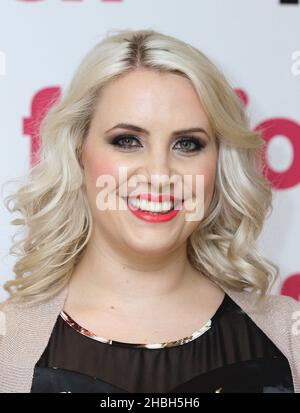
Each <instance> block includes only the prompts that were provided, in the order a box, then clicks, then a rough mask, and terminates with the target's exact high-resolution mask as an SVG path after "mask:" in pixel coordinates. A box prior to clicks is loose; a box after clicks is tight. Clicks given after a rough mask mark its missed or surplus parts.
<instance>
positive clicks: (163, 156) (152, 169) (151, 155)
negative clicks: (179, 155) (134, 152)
mask: <svg viewBox="0 0 300 413" xmlns="http://www.w3.org/2000/svg"><path fill="white" fill-rule="evenodd" d="M173 168H174V164H173V160H172V159H171V154H169V153H168V152H167V151H165V150H164V149H163V148H162V147H159V145H157V146H156V147H155V148H152V149H151V150H150V151H149V152H148V154H147V155H146V157H145V158H144V159H143V165H141V167H140V169H139V174H141V175H142V176H143V177H145V183H148V185H149V188H148V189H150V186H151V191H153V192H157V193H159V192H162V193H163V192H168V191H169V190H170V189H172V187H173V186H174V185H173V183H172V182H173V181H172V176H174V175H175V170H174V169H173Z"/></svg>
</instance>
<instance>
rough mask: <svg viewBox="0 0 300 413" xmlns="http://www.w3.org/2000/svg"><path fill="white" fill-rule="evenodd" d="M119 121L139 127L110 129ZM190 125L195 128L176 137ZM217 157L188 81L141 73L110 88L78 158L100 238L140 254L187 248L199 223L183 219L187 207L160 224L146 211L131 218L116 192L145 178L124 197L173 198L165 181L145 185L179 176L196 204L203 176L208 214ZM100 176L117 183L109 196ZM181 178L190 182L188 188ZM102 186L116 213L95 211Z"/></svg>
mask: <svg viewBox="0 0 300 413" xmlns="http://www.w3.org/2000/svg"><path fill="white" fill-rule="evenodd" d="M120 123H123V124H124V123H126V124H130V125H135V126H136V127H138V128H140V130H138V129H136V130H133V129H131V128H129V126H126V127H124V126H122V127H120V126H118V127H115V126H116V125H118V124H120ZM191 128H197V129H198V128H199V129H200V130H199V131H198V130H196V131H193V132H189V133H187V132H181V133H179V134H175V132H176V131H182V130H188V129H191ZM217 156H218V152H217V146H216V142H215V138H214V136H213V132H212V129H211V127H210V124H209V120H208V118H207V116H206V114H205V112H204V110H203V107H202V104H201V101H200V100H199V97H198V95H197V93H196V91H195V90H194V88H193V86H192V84H191V83H190V82H189V80H188V79H185V78H184V77H182V76H180V75H176V74H170V73H163V74H162V73H156V72H154V71H150V70H146V69H143V70H139V71H134V72H131V73H129V74H125V75H123V77H120V78H119V79H117V80H113V81H112V82H110V83H108V84H107V85H106V86H105V87H104V89H103V90H102V93H101V95H100V97H99V100H98V102H97V105H96V108H95V111H94V114H93V117H92V119H91V124H90V129H89V132H88V135H87V136H86V139H85V142H84V146H83V151H82V158H81V163H82V166H83V174H84V186H85V190H86V194H87V197H88V202H89V204H90V206H91V210H92V214H93V220H94V226H96V228H97V233H98V235H99V236H100V237H103V239H105V240H106V241H107V240H109V242H110V243H112V245H113V247H114V248H118V247H119V248H122V249H124V248H126V249H128V250H130V251H134V252H136V253H138V254H147V255H149V254H152V255H153V254H154V255H158V254H166V253H168V251H170V252H171V251H173V250H175V249H176V248H178V247H180V246H182V245H184V243H185V241H186V240H187V238H188V237H189V236H190V235H191V234H192V232H193V231H194V230H195V228H196V227H197V226H198V225H199V219H198V220H190V221H188V220H186V219H185V216H186V213H187V210H186V209H185V204H184V203H183V205H182V206H181V207H180V206H179V207H178V209H179V210H178V213H177V215H176V216H175V217H173V218H172V219H169V220H165V221H159V222H157V221H153V220H151V217H150V219H147V216H148V217H149V214H146V218H145V216H141V215H139V214H138V215H136V214H135V213H133V212H132V211H131V210H130V205H129V206H128V204H127V199H126V198H123V197H122V194H121V188H123V189H124V185H125V186H126V185H127V184H128V182H131V183H132V182H134V181H132V179H133V178H134V177H137V176H139V177H141V176H142V177H143V179H142V180H141V179H138V180H137V181H135V182H136V185H132V184H130V186H129V185H128V186H127V188H128V195H129V196H130V195H131V194H134V195H137V194H141V193H152V194H153V193H154V194H165V193H167V194H174V191H175V186H176V184H174V185H173V184H170V183H169V181H168V183H167V184H166V186H165V184H164V182H165V181H164V180H162V181H160V182H161V185H160V186H158V187H155V190H153V187H151V186H150V184H151V182H158V181H157V180H156V179H155V178H154V180H153V181H151V180H152V178H153V177H157V176H167V177H169V178H171V177H172V176H177V177H180V178H181V189H182V191H183V190H184V191H187V193H189V194H191V198H192V199H193V200H194V201H195V200H196V195H197V185H196V176H197V175H203V179H204V180H203V184H204V186H203V191H204V199H203V208H204V213H205V211H206V210H207V208H208V206H209V204H210V202H211V198H212V195H213V191H214V185H215V173H216V164H217ZM120 168H125V170H126V173H127V175H126V180H124V176H121V175H120ZM103 175H106V176H110V177H111V178H112V180H113V182H115V187H114V188H111V189H110V190H109V191H107V187H106V188H103V187H102V188H101V187H99V185H98V186H96V182H97V179H98V178H99V177H100V176H103ZM185 176H190V179H191V180H190V181H189V182H188V183H187V184H185V182H186V181H185V178H184V177H185ZM177 182H178V181H177ZM177 188H178V187H177ZM104 189H105V191H106V194H107V195H108V196H110V197H112V198H110V199H115V200H116V204H115V207H116V208H109V209H106V210H105V209H104V210H100V209H99V208H98V207H97V202H96V200H97V199H98V200H99V194H100V193H101V191H103V190H104ZM182 191H181V192H182ZM108 192H109V193H108ZM97 197H98V198H97ZM181 198H182V199H183V198H184V194H183V192H182V197H181ZM118 202H119V203H118ZM120 205H121V206H122V208H120V207H119V206H120ZM170 205H171V204H170ZM141 206H142V205H141ZM144 207H145V204H143V208H142V209H147V208H146V207H145V208H144ZM166 208H168V207H167V206H166ZM189 211H191V210H189ZM152 216H153V215H152ZM160 216H162V214H160ZM98 241H99V238H98Z"/></svg>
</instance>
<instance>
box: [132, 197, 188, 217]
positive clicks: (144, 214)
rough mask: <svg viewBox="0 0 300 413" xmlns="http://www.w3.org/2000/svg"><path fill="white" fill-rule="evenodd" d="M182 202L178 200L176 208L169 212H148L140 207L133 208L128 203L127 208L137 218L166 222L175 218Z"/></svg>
mask: <svg viewBox="0 0 300 413" xmlns="http://www.w3.org/2000/svg"><path fill="white" fill-rule="evenodd" d="M182 205H183V202H182V201H180V202H179V204H177V206H176V209H172V210H171V211H169V212H165V213H159V212H148V211H142V210H140V209H135V208H134V207H133V206H132V205H130V204H128V202H127V207H128V209H129V210H130V211H131V212H132V213H133V214H134V215H135V216H136V217H138V218H140V219H142V220H144V221H147V222H166V221H170V220H171V219H173V218H175V217H176V215H177V214H178V212H179V211H180V209H181V208H182Z"/></svg>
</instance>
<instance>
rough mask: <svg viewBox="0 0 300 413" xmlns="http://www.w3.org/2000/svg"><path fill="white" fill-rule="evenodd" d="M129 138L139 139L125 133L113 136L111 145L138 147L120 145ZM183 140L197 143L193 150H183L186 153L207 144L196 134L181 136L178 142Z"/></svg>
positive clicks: (125, 147) (127, 147) (196, 150)
mask: <svg viewBox="0 0 300 413" xmlns="http://www.w3.org/2000/svg"><path fill="white" fill-rule="evenodd" d="M128 138H133V139H135V140H136V141H138V139H137V138H136V137H135V136H134V135H126V134H125V135H124V134H123V135H118V136H116V137H115V138H113V140H112V142H111V145H114V146H117V147H119V148H122V149H130V148H137V147H138V146H137V145H120V141H122V140H123V139H128ZM182 142H192V143H193V144H194V145H195V148H194V149H192V150H183V152H185V153H191V152H198V151H201V150H202V149H204V148H205V146H206V144H205V143H203V142H202V141H201V140H200V139H199V138H197V137H195V136H186V137H184V138H181V139H179V140H177V142H176V144H178V143H182Z"/></svg>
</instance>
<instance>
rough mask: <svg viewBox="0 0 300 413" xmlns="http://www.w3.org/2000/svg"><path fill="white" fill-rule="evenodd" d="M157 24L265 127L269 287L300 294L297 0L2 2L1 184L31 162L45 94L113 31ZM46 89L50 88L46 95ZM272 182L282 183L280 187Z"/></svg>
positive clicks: (9, 261)
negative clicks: (284, 0) (199, 58)
mask: <svg viewBox="0 0 300 413" xmlns="http://www.w3.org/2000/svg"><path fill="white" fill-rule="evenodd" d="M125 28H126V29H141V28H153V29H155V30H159V31H162V32H164V33H166V34H170V35H174V36H176V37H179V38H181V39H182V40H184V41H187V42H189V43H191V44H193V45H194V46H196V47H198V48H199V49H200V50H202V51H203V52H204V53H205V54H206V55H207V56H208V57H209V58H211V59H212V60H213V61H214V62H215V63H216V64H217V66H218V67H219V68H220V69H221V70H222V71H223V72H224V74H225V76H226V77H227V78H228V80H229V81H230V82H231V84H232V85H233V86H234V87H235V88H236V89H240V90H242V91H243V92H244V94H243V96H244V97H247V99H246V100H245V102H246V101H247V110H248V112H249V114H250V117H251V123H252V127H253V129H254V128H257V127H259V125H262V124H263V125H266V126H268V130H269V132H268V135H266V136H264V137H265V139H266V140H267V141H268V146H267V152H266V156H267V162H268V166H269V170H268V176H269V178H270V180H272V182H273V181H274V211H273V213H272V215H271V216H270V218H269V220H268V222H267V223H266V226H265V229H264V232H263V234H262V237H261V238H260V241H259V242H260V247H261V249H262V251H263V253H264V254H265V255H266V256H267V257H269V258H270V259H271V260H273V261H274V262H276V264H278V265H279V267H280V270H281V274H280V277H281V278H280V280H279V282H278V283H277V284H276V285H275V286H274V288H273V290H272V293H275V294H277V293H281V294H286V295H291V296H293V297H294V298H296V299H297V300H300V253H299V238H300V237H299V227H300V214H299V209H300V185H299V182H300V99H299V98H300V4H298V5H297V4H295V5H283V4H280V1H279V0H263V1H262V0H209V1H208V0H106V1H104V0H102V1H101V0H1V2H0V120H1V121H0V137H1V142H2V150H1V151H0V184H1V185H2V184H3V183H4V182H5V181H6V180H8V179H12V178H15V177H18V176H21V175H23V173H25V172H26V171H27V170H28V168H29V167H30V164H31V160H32V157H31V155H32V154H31V152H32V130H31V128H30V122H31V120H34V117H35V115H36V107H37V104H38V103H39V98H41V97H42V98H43V97H45V96H46V97H47V96H49V93H51V92H53V91H59V90H63V88H64V87H65V86H66V85H67V83H68V82H69V80H70V78H71V76H72V74H73V72H74V70H75V68H76V67H77V65H78V64H79V63H80V60H81V59H82V57H83V56H84V55H85V54H86V53H87V51H88V50H89V49H90V48H91V47H93V46H94V45H95V44H96V43H97V42H99V41H100V40H101V39H102V38H103V36H104V35H105V34H106V32H107V31H109V30H111V29H125ZM47 93H48V95H47ZM275 182H276V186H275ZM14 217H15V216H14V215H11V214H9V213H8V212H7V211H6V209H5V207H4V205H3V202H2V201H1V203H0V222H1V233H0V276H1V283H0V284H1V286H0V301H2V299H4V298H5V297H6V296H7V294H6V292H5V291H4V290H3V288H2V286H3V283H4V282H5V281H6V280H7V279H10V278H13V277H14V274H13V271H12V267H13V264H14V260H15V258H14V257H11V256H9V255H8V249H9V247H10V244H11V236H12V234H14V233H15V231H16V227H15V226H13V225H10V221H11V220H12V219H13V218H14Z"/></svg>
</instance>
